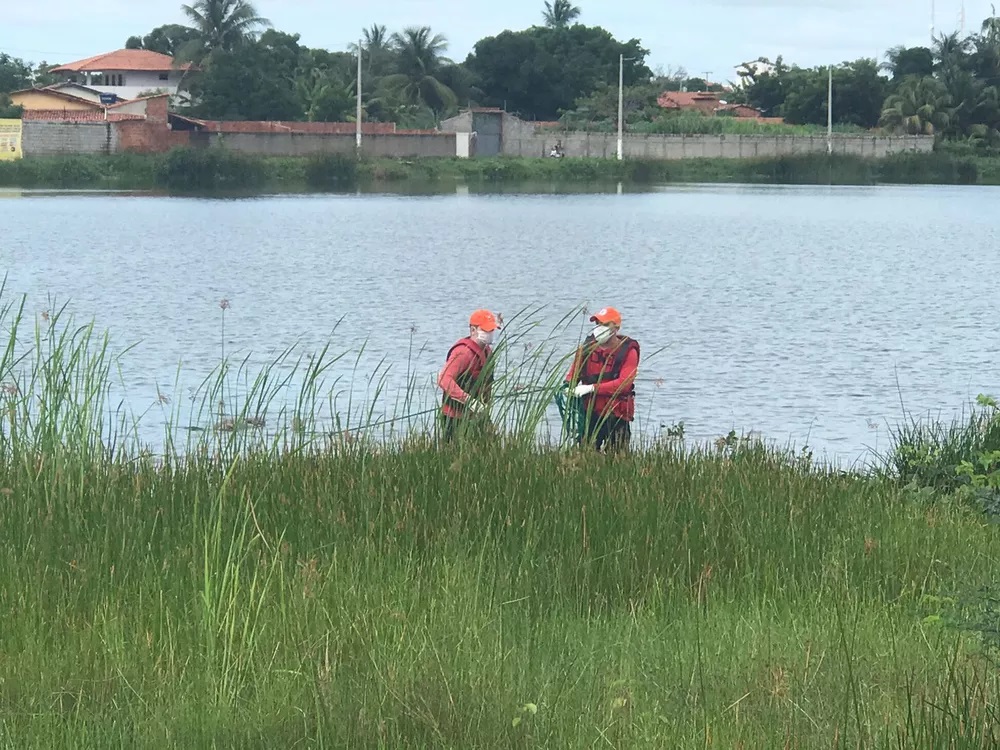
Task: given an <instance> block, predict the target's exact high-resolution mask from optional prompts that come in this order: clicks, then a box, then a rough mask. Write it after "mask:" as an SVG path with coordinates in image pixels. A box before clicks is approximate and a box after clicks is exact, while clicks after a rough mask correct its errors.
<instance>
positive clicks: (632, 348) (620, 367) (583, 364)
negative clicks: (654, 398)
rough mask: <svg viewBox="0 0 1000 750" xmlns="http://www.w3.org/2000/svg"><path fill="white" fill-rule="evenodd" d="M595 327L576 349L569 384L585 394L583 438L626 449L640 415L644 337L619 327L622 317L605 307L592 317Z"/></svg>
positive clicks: (579, 394) (575, 392) (597, 444)
mask: <svg viewBox="0 0 1000 750" xmlns="http://www.w3.org/2000/svg"><path fill="white" fill-rule="evenodd" d="M590 320H591V322H592V323H594V324H595V325H594V329H593V330H592V331H591V332H590V335H589V336H587V339H586V340H585V341H584V342H583V346H582V347H580V349H579V350H578V351H577V354H576V357H575V358H574V359H573V364H572V366H571V367H570V370H569V373H568V374H567V375H566V383H567V385H568V386H569V387H570V388H572V391H571V392H572V394H573V395H574V396H576V397H577V398H581V399H583V405H584V409H585V412H586V414H585V417H584V430H583V435H582V438H581V440H582V441H584V442H587V443H594V445H595V447H596V448H597V450H604V449H605V448H610V449H612V450H624V449H627V448H628V446H629V443H630V442H631V439H632V427H631V423H632V421H633V420H634V419H635V377H636V373H637V372H638V369H639V354H640V351H639V342H637V341H635V339H631V338H629V337H628V336H622V335H621V333H619V331H620V330H621V325H622V316H621V313H619V312H618V311H617V310H616V309H615V308H613V307H605V308H603V309H601V310H598V311H597V312H596V313H594V314H593V315H592V316H591V318H590Z"/></svg>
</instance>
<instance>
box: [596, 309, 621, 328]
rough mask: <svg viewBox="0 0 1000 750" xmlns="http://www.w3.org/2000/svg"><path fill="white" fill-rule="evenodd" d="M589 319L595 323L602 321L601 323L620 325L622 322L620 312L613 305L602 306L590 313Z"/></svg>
mask: <svg viewBox="0 0 1000 750" xmlns="http://www.w3.org/2000/svg"><path fill="white" fill-rule="evenodd" d="M590 319H591V320H592V321H594V322H595V323H602V324H603V325H616V326H619V327H620V326H621V324H622V314H621V313H620V312H618V311H617V310H616V309H615V308H613V307H602V308H601V309H600V310H598V311H597V312H595V313H594V314H593V315H591V316H590Z"/></svg>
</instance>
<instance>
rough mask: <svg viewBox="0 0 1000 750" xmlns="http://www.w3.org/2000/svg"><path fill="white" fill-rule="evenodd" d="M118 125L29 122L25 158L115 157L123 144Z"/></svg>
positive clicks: (24, 136)
mask: <svg viewBox="0 0 1000 750" xmlns="http://www.w3.org/2000/svg"><path fill="white" fill-rule="evenodd" d="M117 124H118V123H113V122H46V121H40V120H25V121H24V124H23V132H22V137H21V143H22V150H23V152H24V155H25V156H62V155H67V154H108V153H114V152H115V151H117V150H118V143H119V139H118V130H117V129H116V125H117Z"/></svg>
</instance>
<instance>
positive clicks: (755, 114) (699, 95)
mask: <svg viewBox="0 0 1000 750" xmlns="http://www.w3.org/2000/svg"><path fill="white" fill-rule="evenodd" d="M727 95H728V94H727V93H726V92H724V91H664V92H663V93H662V94H660V96H659V97H658V98H657V100H656V102H657V104H659V105H660V107H662V108H663V109H666V110H673V111H675V112H698V113H699V114H702V115H708V116H713V115H725V116H728V117H736V118H739V119H742V120H759V119H761V117H762V113H761V111H760V110H759V109H757V108H756V107H751V106H750V105H749V104H735V103H730V102H728V101H726V99H724V98H723V97H725V96H727Z"/></svg>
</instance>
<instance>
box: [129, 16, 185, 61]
mask: <svg viewBox="0 0 1000 750" xmlns="http://www.w3.org/2000/svg"><path fill="white" fill-rule="evenodd" d="M199 36H200V32H198V31H197V30H196V29H192V28H188V27H187V26H181V25H180V24H179V23H168V24H166V25H164V26H157V27H156V28H155V29H153V30H152V31H150V32H149V33H148V34H146V36H143V37H139V36H130V37H129V38H128V40H127V41H126V42H125V48H126V49H147V50H150V51H151V52H159V53H160V54H162V55H170V56H171V57H177V56H178V55H179V54H180V52H181V50H182V49H184V46H185V45H187V44H190V43H191V42H193V41H195V40H197V39H198V38H199Z"/></svg>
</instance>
